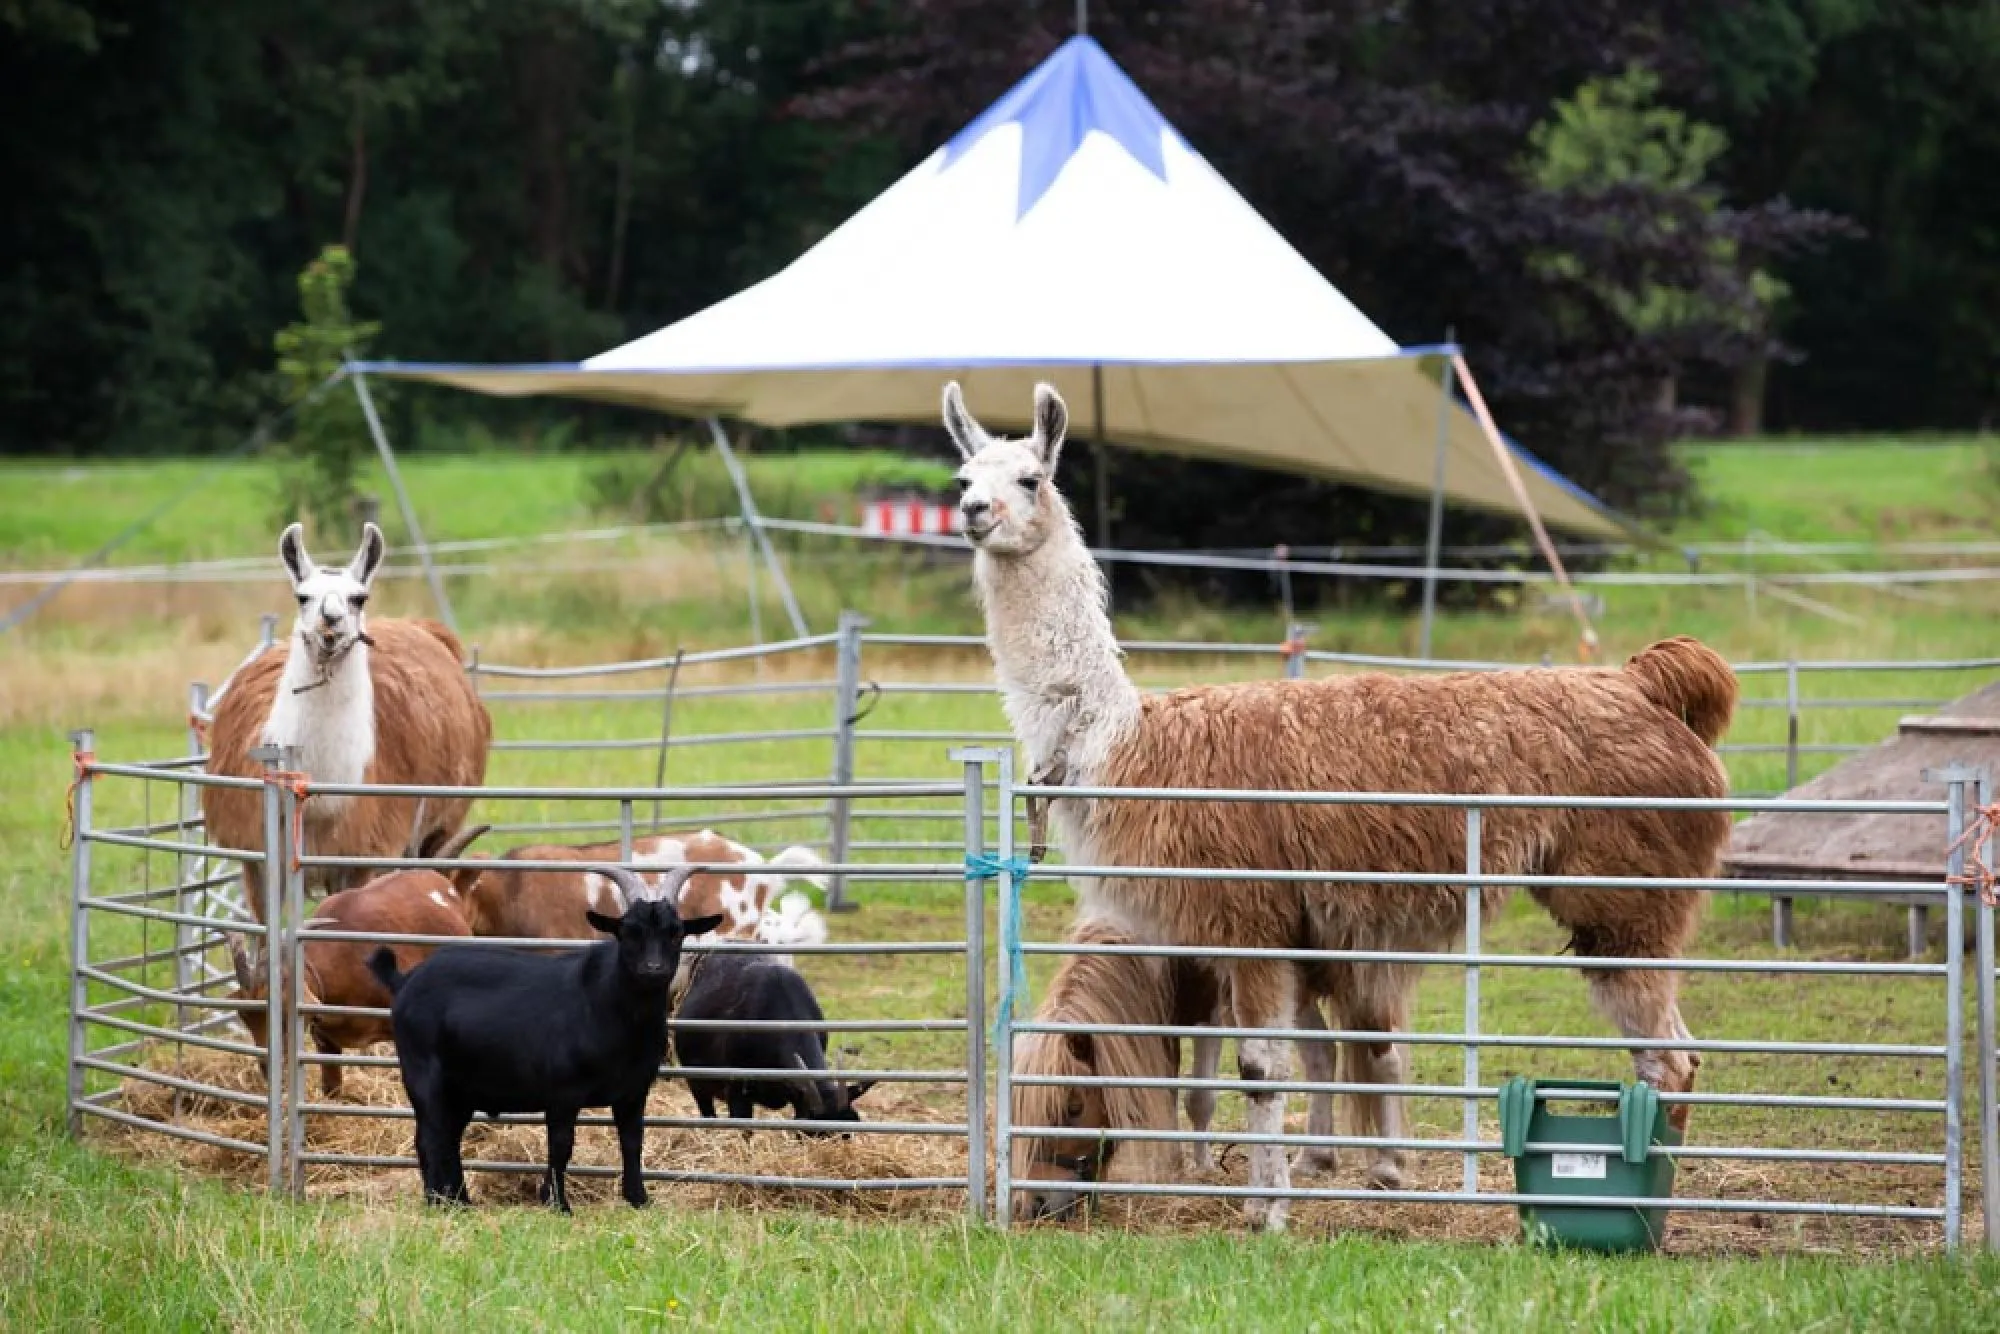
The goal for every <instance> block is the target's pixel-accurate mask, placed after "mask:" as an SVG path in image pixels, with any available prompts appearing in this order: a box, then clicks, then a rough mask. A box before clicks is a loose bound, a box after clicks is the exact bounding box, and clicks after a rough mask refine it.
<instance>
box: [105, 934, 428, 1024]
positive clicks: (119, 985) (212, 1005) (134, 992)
mask: <svg viewBox="0 0 2000 1334" xmlns="http://www.w3.org/2000/svg"><path fill="white" fill-rule="evenodd" d="M461 939H462V937H461ZM79 971H81V972H82V974H83V977H84V979H85V980H86V981H90V982H96V983H99V984H101V985H103V986H107V987H110V988H111V989H113V990H114V991H121V992H124V993H125V994H126V995H129V996H132V997H134V998H135V999H138V1000H144V1001H152V1002H153V1003H154V1004H156V1005H179V1006H186V1007H191V1008H195V1009H203V1010H227V1011H229V1012H230V1013H231V1014H240V1013H242V1012H243V1011H245V1010H261V1009H263V1008H264V1002H263V1001H260V1000H259V1001H251V1000H236V999H233V998H232V997H228V996H202V995H199V994H193V993H188V992H181V991H162V990H160V989H159V988H158V987H149V986H147V985H145V984H144V983H143V982H134V981H132V980H131V979H130V978H126V977H119V976H117V975H115V974H113V973H107V972H105V971H103V970H102V969H101V968H97V967H93V966H91V965H90V964H85V965H84V966H83V967H82V969H81V970H79ZM100 1009H101V1007H100ZM97 1012H98V1011H93V1012H92V1013H97ZM382 1013H384V1014H386V1013H388V1011H386V1010H384V1011H382Z"/></svg>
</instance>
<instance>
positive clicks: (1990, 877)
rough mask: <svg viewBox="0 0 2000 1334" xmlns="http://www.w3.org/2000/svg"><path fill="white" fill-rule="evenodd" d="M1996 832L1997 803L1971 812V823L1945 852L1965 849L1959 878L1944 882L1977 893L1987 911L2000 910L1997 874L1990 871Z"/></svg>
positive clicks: (1999, 808)
mask: <svg viewBox="0 0 2000 1334" xmlns="http://www.w3.org/2000/svg"><path fill="white" fill-rule="evenodd" d="M1995 833H2000V801H1996V802H1994V803H1993V804H1992V805H1990V806H1979V807H1976V808H1974V810H1973V812H1972V823H1970V824H1968V825H1967V826H1966V827H1965V832H1964V833H1962V834H1960V835H1959V836H1958V841H1957V842H1956V843H1953V844H1952V845H1951V848H1950V849H1949V851H1948V852H1947V854H1946V855H1947V856H1949V855H1950V853H1953V852H1957V851H1958V850H1959V849H1961V848H1963V849H1965V870H1964V872H1963V873H1962V874H1959V875H1949V876H1946V877H1945V883H1946V884H1949V885H1952V886H1954V887H1957V888H1961V889H1976V890H1978V891H1979V901H1980V902H1981V903H1983V904H1985V905H1986V906H1987V907H1989V908H1995V907H2000V874H1997V873H1996V872H1995V871H1994V869H1993V862H1992V846H1993V837H1994V835H1995Z"/></svg>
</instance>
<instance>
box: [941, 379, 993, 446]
mask: <svg viewBox="0 0 2000 1334" xmlns="http://www.w3.org/2000/svg"><path fill="white" fill-rule="evenodd" d="M944 429H945V433H946V434H947V435H949V436H950V437H951V442H952V443H953V444H954V445H957V446H958V452H959V454H960V455H962V456H963V457H965V458H967V459H970V458H971V457H972V456H973V455H974V454H977V453H978V452H979V450H980V446H982V445H984V444H985V443H986V430H985V428H984V427H982V426H980V424H979V423H978V422H976V421H974V420H972V414H971V413H969V412H967V411H966V410H965V394H964V392H963V391H962V390H960V389H959V387H958V381H956V380H953V381H951V382H950V383H948V384H947V385H945V387H944Z"/></svg>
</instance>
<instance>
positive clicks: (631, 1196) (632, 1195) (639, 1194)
mask: <svg viewBox="0 0 2000 1334" xmlns="http://www.w3.org/2000/svg"><path fill="white" fill-rule="evenodd" d="M651 1202H652V1201H651V1200H650V1199H649V1198H648V1196H647V1195H646V1192H645V1191H643V1190H628V1191H626V1192H625V1203H627V1204H629V1205H631V1206H632V1207H633V1208H634V1209H643V1208H645V1207H646V1206H647V1205H648V1204H650V1203H651Z"/></svg>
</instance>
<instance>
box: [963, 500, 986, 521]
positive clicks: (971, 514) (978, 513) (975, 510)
mask: <svg viewBox="0 0 2000 1334" xmlns="http://www.w3.org/2000/svg"><path fill="white" fill-rule="evenodd" d="M992 508H993V506H992V504H991V502H989V501H984V500H961V501H959V502H958V509H959V512H960V513H961V514H963V515H965V517H966V518H968V519H983V518H985V517H986V515H987V512H988V511H990V510H991V509H992Z"/></svg>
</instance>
